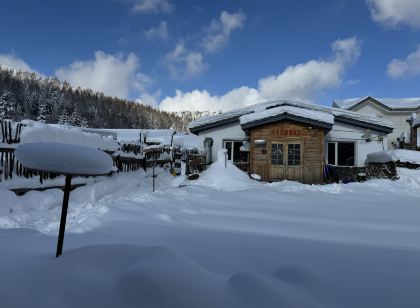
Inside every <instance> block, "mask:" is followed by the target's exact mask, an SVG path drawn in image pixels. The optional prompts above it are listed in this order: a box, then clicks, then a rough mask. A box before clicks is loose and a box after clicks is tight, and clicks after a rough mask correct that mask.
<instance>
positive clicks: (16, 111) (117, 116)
mask: <svg viewBox="0 0 420 308" xmlns="http://www.w3.org/2000/svg"><path fill="white" fill-rule="evenodd" d="M2 119H12V120H15V121H20V120H22V119H31V120H38V121H43V122H46V123H61V124H70V125H75V126H86V127H95V128H170V127H174V128H176V129H178V130H185V129H186V125H187V124H188V123H187V121H189V120H190V119H191V117H190V116H187V117H185V115H184V116H178V115H177V114H175V113H169V112H165V111H161V110H158V109H155V108H152V107H150V106H147V105H142V104H139V103H136V102H133V101H128V100H125V99H120V98H116V97H110V96H105V95H104V94H103V93H101V92H94V91H92V90H90V89H82V88H72V87H71V86H70V85H69V84H68V83H67V82H61V81H59V80H58V79H56V78H52V77H47V78H45V77H42V76H40V75H38V74H36V73H29V72H23V71H16V70H12V69H9V68H8V67H6V66H2V65H0V120H2Z"/></svg>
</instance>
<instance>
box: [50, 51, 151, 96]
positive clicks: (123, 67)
mask: <svg viewBox="0 0 420 308" xmlns="http://www.w3.org/2000/svg"><path fill="white" fill-rule="evenodd" d="M139 67H140V64H139V59H138V58H137V56H136V55H135V54H133V53H129V54H128V55H127V56H124V55H123V54H115V55H112V54H106V53H104V52H102V51H97V52H95V59H93V60H88V61H75V62H73V63H72V64H70V65H69V66H67V67H62V68H60V69H58V70H57V71H56V72H55V74H56V76H57V77H58V78H59V79H61V80H67V81H68V82H69V83H70V84H71V85H72V86H74V87H79V86H80V87H82V88H90V89H93V90H96V91H101V92H103V93H104V94H106V95H110V96H117V97H121V98H127V97H128V96H129V93H130V91H131V90H136V91H141V90H143V89H144V87H145V86H147V85H148V83H150V78H149V77H148V76H147V75H144V74H142V73H140V72H139Z"/></svg>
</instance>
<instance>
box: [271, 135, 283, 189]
mask: <svg viewBox="0 0 420 308" xmlns="http://www.w3.org/2000/svg"><path fill="white" fill-rule="evenodd" d="M273 143H276V144H282V145H283V165H282V167H283V169H284V170H283V172H284V173H286V171H287V166H286V164H285V163H286V159H287V157H286V156H285V155H284V153H285V145H286V147H287V141H286V140H270V152H269V153H268V154H269V155H267V156H268V158H267V159H268V166H269V167H268V178H269V181H272V180H273V174H272V170H271V168H272V166H273V165H272V164H271V155H272V151H273ZM284 175H285V174H283V180H284Z"/></svg>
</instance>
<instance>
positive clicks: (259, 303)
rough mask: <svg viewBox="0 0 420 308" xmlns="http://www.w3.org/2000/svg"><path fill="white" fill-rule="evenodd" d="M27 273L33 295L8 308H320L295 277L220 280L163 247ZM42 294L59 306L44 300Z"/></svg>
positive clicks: (110, 250)
mask: <svg viewBox="0 0 420 308" xmlns="http://www.w3.org/2000/svg"><path fill="white" fill-rule="evenodd" d="M99 256H100V257H99ZM28 271H29V273H28V272H26V273H25V276H27V277H26V279H25V280H23V281H22V282H21V284H22V285H21V286H20V287H21V288H22V289H25V290H30V291H29V292H26V293H25V296H19V295H18V293H19V292H21V288H16V289H13V290H11V292H9V294H7V296H6V298H5V299H4V298H3V299H2V300H3V303H4V304H5V306H7V307H10V305H9V304H11V303H9V302H8V300H10V299H13V304H15V306H19V307H28V306H33V305H32V304H33V303H37V307H59V306H60V307H155V308H167V307H171V308H197V307H202V308H207V307H208V308H213V307H218V308H228V307H243V308H248V307H249V308H251V307H252V308H253V307H318V305H317V304H316V303H314V300H313V299H310V297H309V296H308V294H307V293H308V292H307V291H308V290H307V289H308V288H307V284H306V283H305V281H303V283H302V284H301V283H300V277H299V275H295V274H294V273H291V276H292V277H293V278H294V279H292V280H293V285H291V284H290V283H288V282H287V280H284V279H283V278H282V277H281V276H284V274H282V273H280V277H278V276H277V275H276V274H275V275H273V278H272V279H268V278H267V277H262V276H259V275H257V274H254V273H248V272H239V273H234V274H233V275H222V274H216V273H214V272H211V271H209V270H208V269H207V268H205V267H204V266H202V265H200V264H199V263H197V262H195V261H194V260H192V259H191V258H189V257H187V256H185V255H183V254H181V253H180V252H178V251H177V250H174V249H171V248H168V247H165V246H155V247H142V246H136V245H116V244H108V245H93V246H85V247H82V248H77V249H73V250H70V251H65V253H64V254H63V255H62V256H61V257H60V258H57V259H49V260H48V261H44V262H42V263H40V264H38V265H35V266H34V267H32V268H31V269H29V270H28ZM28 274H29V275H28ZM286 274H287V273H286ZM289 276H290V275H289ZM303 276H305V275H303ZM296 278H297V280H296ZM304 278H305V277H304ZM15 279H18V278H15ZM86 289H88V290H89V292H86ZM44 290H49V294H53V295H54V299H55V300H54V301H52V300H51V297H50V296H42V295H41V294H44V292H45V291H44ZM14 293H17V294H14ZM80 294H84V296H80Z"/></svg>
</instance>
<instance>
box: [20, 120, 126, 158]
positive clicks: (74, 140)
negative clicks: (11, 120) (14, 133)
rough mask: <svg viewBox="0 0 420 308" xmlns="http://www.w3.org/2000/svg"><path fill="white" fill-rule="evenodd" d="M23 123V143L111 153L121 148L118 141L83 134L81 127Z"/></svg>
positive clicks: (31, 122) (93, 134)
mask: <svg viewBox="0 0 420 308" xmlns="http://www.w3.org/2000/svg"><path fill="white" fill-rule="evenodd" d="M22 123H23V124H25V126H24V127H23V129H22V133H21V143H35V142H52V143H66V144H75V145H82V146H86V147H90V148H95V149H101V150H109V151H116V150H117V149H118V148H119V144H118V142H117V141H116V140H113V139H112V138H102V137H101V136H100V135H99V134H95V133H88V132H83V129H82V128H80V127H72V126H53V125H48V124H45V123H42V122H36V121H31V120H24V121H22Z"/></svg>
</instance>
